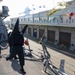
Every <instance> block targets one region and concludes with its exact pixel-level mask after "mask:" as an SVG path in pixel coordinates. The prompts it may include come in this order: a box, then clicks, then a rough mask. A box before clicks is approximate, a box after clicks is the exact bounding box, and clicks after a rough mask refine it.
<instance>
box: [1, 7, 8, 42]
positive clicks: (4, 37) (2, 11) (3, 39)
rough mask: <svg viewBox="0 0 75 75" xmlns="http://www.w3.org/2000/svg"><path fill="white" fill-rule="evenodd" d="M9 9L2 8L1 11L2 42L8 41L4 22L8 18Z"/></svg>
mask: <svg viewBox="0 0 75 75" xmlns="http://www.w3.org/2000/svg"><path fill="white" fill-rule="evenodd" d="M8 11H9V9H8V7H7V6H2V10H1V11H0V42H3V41H6V40H7V28H6V26H5V25H4V22H3V20H4V19H5V18H6V17H8V16H9V15H8Z"/></svg>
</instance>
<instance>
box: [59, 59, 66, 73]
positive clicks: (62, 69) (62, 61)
mask: <svg viewBox="0 0 75 75" xmlns="http://www.w3.org/2000/svg"><path fill="white" fill-rule="evenodd" d="M64 64H65V60H64V59H61V61H60V67H59V70H60V71H61V72H65V70H64Z"/></svg>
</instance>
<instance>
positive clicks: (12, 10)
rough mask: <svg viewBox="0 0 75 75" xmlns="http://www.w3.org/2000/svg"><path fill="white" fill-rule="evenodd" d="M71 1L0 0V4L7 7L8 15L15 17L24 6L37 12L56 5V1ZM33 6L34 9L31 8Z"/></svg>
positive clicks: (58, 0)
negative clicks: (0, 0)
mask: <svg viewBox="0 0 75 75" xmlns="http://www.w3.org/2000/svg"><path fill="white" fill-rule="evenodd" d="M61 1H71V0H3V1H2V2H0V10H1V8H2V7H1V6H3V5H5V6H8V8H9V15H10V16H9V17H15V16H18V15H21V14H19V13H21V12H24V11H25V8H26V7H29V8H30V9H31V10H32V11H31V13H32V12H39V11H42V10H48V9H51V8H53V7H55V6H56V5H57V2H61ZM43 5H45V8H42V7H41V8H39V6H43ZM33 8H35V10H33Z"/></svg>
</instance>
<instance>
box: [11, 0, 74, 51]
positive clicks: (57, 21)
mask: <svg viewBox="0 0 75 75" xmlns="http://www.w3.org/2000/svg"><path fill="white" fill-rule="evenodd" d="M67 4H68V6H67V7H66V8H64V9H60V10H58V11H57V12H55V13H54V14H52V15H50V16H47V13H48V12H50V11H51V10H47V11H43V12H39V13H36V14H29V15H25V16H20V17H19V19H20V30H21V29H22V28H23V27H24V26H25V25H26V24H28V25H29V26H28V29H27V31H26V33H27V34H29V35H30V36H34V37H35V38H41V37H42V36H43V35H44V36H45V37H46V38H47V41H48V42H50V43H53V44H55V45H59V46H63V47H66V48H68V49H69V50H72V51H75V0H74V1H69V2H67ZM12 19H14V18H12Z"/></svg>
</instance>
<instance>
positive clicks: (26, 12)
mask: <svg viewBox="0 0 75 75" xmlns="http://www.w3.org/2000/svg"><path fill="white" fill-rule="evenodd" d="M30 11H31V9H30V8H29V7H26V8H25V15H29V14H30Z"/></svg>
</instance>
